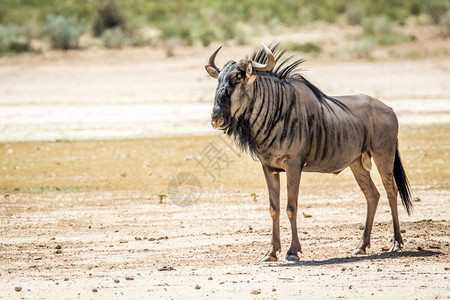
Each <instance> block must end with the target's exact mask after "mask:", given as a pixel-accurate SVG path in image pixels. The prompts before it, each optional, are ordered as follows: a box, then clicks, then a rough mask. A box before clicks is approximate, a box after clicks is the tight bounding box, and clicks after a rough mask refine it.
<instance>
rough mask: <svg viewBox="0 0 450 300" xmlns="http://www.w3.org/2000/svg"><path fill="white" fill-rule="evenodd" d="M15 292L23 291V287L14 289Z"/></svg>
mask: <svg viewBox="0 0 450 300" xmlns="http://www.w3.org/2000/svg"><path fill="white" fill-rule="evenodd" d="M14 290H15V291H16V292H20V291H21V290H22V287H21V286H16V287H15V288H14Z"/></svg>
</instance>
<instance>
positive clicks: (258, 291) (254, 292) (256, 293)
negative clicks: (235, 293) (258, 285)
mask: <svg viewBox="0 0 450 300" xmlns="http://www.w3.org/2000/svg"><path fill="white" fill-rule="evenodd" d="M250 294H252V295H259V294H261V290H260V289H258V290H252V291H251V292H250Z"/></svg>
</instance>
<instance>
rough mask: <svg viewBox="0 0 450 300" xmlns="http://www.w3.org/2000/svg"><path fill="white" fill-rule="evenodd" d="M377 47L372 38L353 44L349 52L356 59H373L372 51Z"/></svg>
mask: <svg viewBox="0 0 450 300" xmlns="http://www.w3.org/2000/svg"><path fill="white" fill-rule="evenodd" d="M375 46H376V43H375V41H373V40H372V39H370V38H364V39H362V40H360V41H357V42H355V43H353V44H352V45H351V46H350V48H349V52H350V54H351V55H352V56H353V57H356V58H365V59H372V51H373V49H374V48H375Z"/></svg>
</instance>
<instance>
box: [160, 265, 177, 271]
mask: <svg viewBox="0 0 450 300" xmlns="http://www.w3.org/2000/svg"><path fill="white" fill-rule="evenodd" d="M173 270H175V269H174V268H173V267H170V266H163V267H162V268H159V269H158V271H173Z"/></svg>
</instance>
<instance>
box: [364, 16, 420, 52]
mask: <svg viewBox="0 0 450 300" xmlns="http://www.w3.org/2000/svg"><path fill="white" fill-rule="evenodd" d="M363 29H364V35H365V37H366V38H369V39H371V40H373V41H375V42H376V43H377V44H378V45H381V46H388V45H395V44H399V43H402V42H405V41H409V40H413V39H415V36H408V35H405V34H403V33H402V32H401V31H400V30H399V25H398V23H397V22H395V21H394V20H393V19H391V18H390V17H388V16H380V17H371V18H367V19H366V20H364V22H363Z"/></svg>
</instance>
